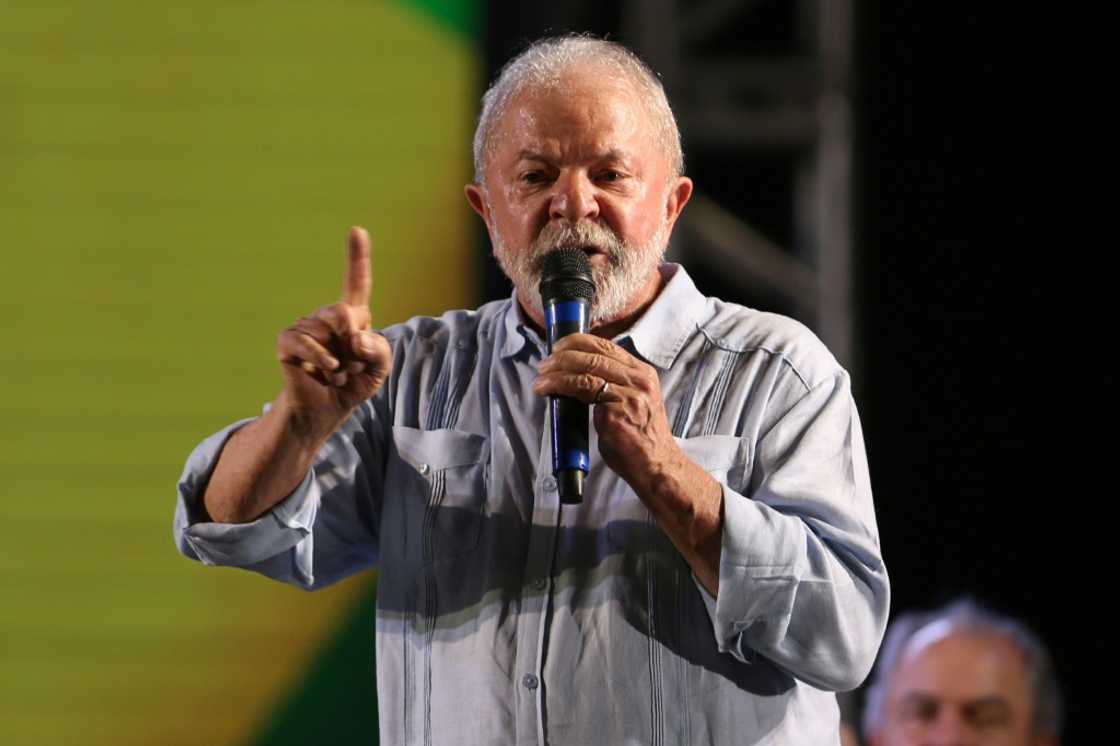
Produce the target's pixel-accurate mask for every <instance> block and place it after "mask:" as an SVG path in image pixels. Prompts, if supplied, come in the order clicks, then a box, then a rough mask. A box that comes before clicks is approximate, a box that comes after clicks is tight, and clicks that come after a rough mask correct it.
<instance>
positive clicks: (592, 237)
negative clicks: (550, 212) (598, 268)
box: [531, 223, 624, 273]
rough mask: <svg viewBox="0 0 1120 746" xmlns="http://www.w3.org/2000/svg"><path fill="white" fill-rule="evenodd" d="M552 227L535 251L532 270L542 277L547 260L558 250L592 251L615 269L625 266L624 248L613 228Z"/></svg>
mask: <svg viewBox="0 0 1120 746" xmlns="http://www.w3.org/2000/svg"><path fill="white" fill-rule="evenodd" d="M553 225H554V224H551V223H550V224H549V225H547V226H545V227H544V229H543V230H541V232H540V234H539V235H538V236H537V238H536V240H534V241H533V244H532V247H531V256H532V266H533V269H534V271H536V272H537V273H540V271H541V270H542V269H543V263H544V259H545V257H546V256H547V255H548V254H550V253H552V252H553V251H556V250H557V249H560V248H564V247H569V246H574V247H576V248H581V249H582V248H591V249H594V250H596V251H599V252H601V253H603V254H605V255H606V256H607V258H608V260H609V262H610V264H611V265H612V266H615V267H617V266H619V265H620V264H621V263H622V258H623V251H624V246H623V244H622V240H621V239H619V237H618V236H616V235H615V233H614V231H612V230H611V229H610V228H607V227H604V226H601V225H599V224H597V223H576V224H575V225H571V224H559V227H556V228H553V227H552V226H553Z"/></svg>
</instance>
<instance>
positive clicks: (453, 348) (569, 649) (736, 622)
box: [174, 265, 889, 746]
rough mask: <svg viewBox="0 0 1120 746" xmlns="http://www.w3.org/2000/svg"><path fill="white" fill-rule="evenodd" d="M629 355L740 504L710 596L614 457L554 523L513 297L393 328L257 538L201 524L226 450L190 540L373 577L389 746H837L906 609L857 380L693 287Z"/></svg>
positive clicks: (678, 432)
mask: <svg viewBox="0 0 1120 746" xmlns="http://www.w3.org/2000/svg"><path fill="white" fill-rule="evenodd" d="M668 269H669V271H671V272H673V276H672V279H671V280H670V281H669V282H668V283H667V285H666V286H665V287H664V289H663V290H662V292H661V294H660V296H659V297H658V298H657V299H656V301H655V302H654V303H653V305H652V306H651V307H650V308H649V310H648V311H647V312H646V313H645V315H644V316H643V317H642V318H641V319H640V320H639V321H638V322H637V323H636V324H635V325H634V326H633V327H632V328H631V329H630V330H629V332H627V333H626V334H623V335H622V336H620V337H619V338H618V339H616V342H618V343H619V344H620V345H622V346H623V347H624V348H626V349H628V350H629V351H630V352H631V353H632V354H636V355H637V356H639V357H640V358H642V359H643V360H645V361H646V362H648V363H649V364H651V365H653V366H655V367H656V368H657V371H658V373H659V376H660V381H661V388H662V394H663V396H664V399H665V404H666V409H667V411H668V414H669V420H670V424H671V426H672V428H673V433H674V435H675V436H676V437H677V438H678V441H679V443H680V445H681V447H682V448H683V450H684V452H685V453H686V454H687V455H688V456H689V457H690V458H691V459H692V460H694V461H695V462H697V463H698V464H700V465H701V466H702V467H703V468H704V469H706V470H707V471H709V472H710V473H711V474H712V475H713V476H714V477H715V478H716V479H717V480H718V481H719V482H720V483H721V484H722V485H723V521H724V523H723V536H722V548H721V557H720V568H719V574H720V585H719V593H718V597H716V598H713V597H712V596H711V595H710V594H709V593H708V592H707V591H705V590H704V589H703V588H702V587H701V586H700V585H699V584H698V582H697V581H696V580H695V578H694V576H693V575H692V573H691V571H690V569H689V567H688V565H687V564H686V563H685V561H684V560H683V559H682V558H681V556H680V554H679V553H678V552H677V551H676V549H675V548H674V547H673V545H672V544H671V543H670V541H669V539H668V538H667V537H666V536H665V535H664V533H663V532H662V531H661V530H660V529H659V528H658V526H657V525H656V524H655V523H654V522H653V521H652V519H651V517H650V514H649V512H648V511H647V510H646V508H645V507H644V506H643V504H642V503H641V502H640V501H639V500H638V498H637V497H636V496H635V495H634V493H633V491H632V490H631V489H630V488H629V486H628V485H627V484H626V483H625V482H624V481H623V480H622V479H620V478H619V477H618V476H617V475H616V474H614V473H613V472H612V471H611V470H610V469H608V468H607V467H606V466H605V465H604V464H602V462H601V461H599V460H598V458H597V456H596V454H597V453H598V450H597V443H596V438H595V431H594V428H592V429H591V454H592V465H591V472H590V475H589V477H588V483H587V487H586V492H585V497H584V501H583V503H582V504H580V505H575V506H571V505H565V506H563V507H561V505H560V503H559V500H558V497H557V493H556V482H555V480H554V479H553V477H552V475H551V474H550V470H551V468H552V467H551V456H550V453H551V452H550V448H551V445H550V443H549V436H548V428H547V427H546V422H547V420H546V407H545V399H543V398H541V397H539V396H536V395H535V394H533V393H532V390H531V386H532V382H533V380H534V379H535V377H536V371H537V365H538V363H539V362H540V360H541V358H542V355H543V354H544V351H545V348H544V345H543V343H542V341H541V339H540V338H539V337H538V335H537V334H536V333H535V332H534V330H533V329H532V327H530V326H528V325H527V324H525V323H524V321H523V317H522V314H521V312H520V310H519V309H518V307H517V305H516V302H515V301H514V300H512V299H509V300H504V301H497V302H493V303H489V304H487V305H485V306H483V307H481V308H480V309H478V310H477V311H452V312H448V313H446V314H444V315H443V316H442V317H440V318H438V319H435V318H415V319H412V320H410V321H408V322H406V323H404V324H400V325H397V326H393V327H390V328H388V329H385V330H384V334H385V336H386V337H387V338H388V340H389V342H390V344H391V346H392V348H393V355H394V358H393V372H392V375H391V377H390V379H389V381H388V383H387V384H386V385H385V386H384V387H382V389H381V390H380V391H379V392H378V393H377V394H376V395H375V396H374V397H373V398H371V399H370V400H369V401H367V402H366V403H365V404H363V405H362V406H360V407H359V408H358V409H357V410H356V411H355V412H354V414H353V415H352V416H351V417H350V418H349V419H348V420H347V421H346V422H345V423H344V424H343V426H342V427H341V428H340V429H339V430H338V431H337V432H336V433H335V434H334V435H333V436H332V437H331V439H330V440H329V442H328V443H327V444H326V445H325V446H324V447H323V449H322V451H321V452H320V453H319V457H318V460H317V462H316V464H315V465H314V467H313V468H312V470H311V471H310V472H309V473H308V475H307V476H306V478H305V479H304V481H303V483H302V484H300V486H299V487H298V488H297V489H296V490H295V491H294V492H293V493H292V494H291V495H290V496H288V497H287V498H286V499H285V500H284V501H282V502H281V503H279V504H278V505H277V506H275V507H274V508H273V509H272V510H271V511H270V512H269V513H267V514H265V515H264V516H262V517H260V518H259V519H257V520H256V521H253V522H252V523H247V524H218V523H206V522H198V521H197V519H196V518H195V516H196V515H197V505H198V501H199V499H200V496H201V494H202V492H203V491H204V488H205V485H206V481H207V479H208V478H209V475H210V473H211V471H212V470H213V467H214V464H215V463H216V461H217V458H218V455H219V453H220V452H221V449H222V446H223V444H224V443H225V441H226V439H227V438H228V437H229V435H230V434H231V433H232V432H233V431H234V430H235V429H236V428H237V427H239V426H241V425H243V424H245V423H244V422H240V423H235V424H234V425H231V426H230V427H227V428H226V429H224V430H222V431H220V432H218V433H216V434H215V435H213V436H211V437H210V438H208V439H206V440H205V441H203V442H202V443H201V444H200V445H199V446H198V447H197V448H196V449H195V451H194V452H193V453H192V454H191V456H190V458H189V460H188V461H187V465H186V468H185V470H184V472H183V476H182V479H181V481H180V483H179V501H178V506H177V510H176V514H175V523H174V531H175V541H176V544H177V545H178V547H179V550H180V551H181V552H182V553H183V554H185V555H186V556H188V557H190V558H192V559H197V560H201V561H202V562H204V563H206V564H213V565H231V566H237V567H244V568H247V569H250V570H254V571H256V572H260V573H263V574H265V575H267V576H269V577H272V578H275V579H277V580H282V581H284V582H287V583H292V584H295V585H298V586H301V587H303V588H318V587H321V586H324V585H327V584H328V583H331V582H334V581H336V580H338V579H340V578H342V577H345V576H347V575H349V574H351V573H354V572H357V571H359V570H362V569H364V568H368V567H370V566H372V565H375V564H377V565H378V566H379V567H380V572H379V580H378V598H377V620H376V633H377V684H378V686H377V689H378V705H379V720H380V728H381V743H385V744H409V745H411V744H420V745H425V746H426V745H427V744H480V745H482V744H484V745H485V746H496V745H503V744H538V745H543V744H555V745H560V744H572V745H573V746H586V745H587V744H611V745H612V746H613V745H615V744H659V745H660V744H682V745H692V744H732V743H734V744H807V745H811V746H820V745H821V744H836V743H839V736H838V710H837V705H836V698H835V695H834V694H832V693H831V690H838V689H848V688H852V687H855V686H857V685H858V684H859V683H860V682H861V681H862V680H863V678H864V677H865V676H866V674H867V672H868V670H869V669H870V667H871V664H872V662H873V660H874V658H875V654H876V651H877V649H878V645H879V642H880V639H881V637H882V633H883V628H884V626H885V624H886V619H887V608H888V596H889V586H888V582H887V573H886V569H885V568H884V566H883V561H882V557H881V554H880V550H879V539H878V531H877V528H876V524H875V514H874V508H873V506H872V500H871V487H870V482H869V479H868V472H867V462H866V457H865V453H864V445H863V437H862V434H861V431H860V424H859V418H858V416H857V414H856V408H855V405H854V403H853V401H852V397H851V392H850V388H849V380H848V375H847V373H846V372H845V371H844V370H843V369H842V368H841V367H840V366H839V365H838V364H837V363H836V361H835V360H834V359H833V357H832V355H830V354H829V352H828V351H827V350H826V349H825V347H824V346H823V345H822V344H821V343H820V341H819V340H817V338H816V337H815V336H813V334H812V333H811V332H809V331H808V330H807V329H805V328H804V327H803V326H801V325H800V324H798V323H797V322H795V321H792V320H790V319H788V318H785V317H781V316H777V315H774V314H768V313H762V312H759V311H754V310H751V309H748V308H744V307H742V306H738V305H734V304H730V303H724V302H722V301H719V300H716V299H713V298H706V297H704V296H703V295H701V294H700V293H699V292H698V291H697V290H696V287H695V286H694V285H693V283H692V281H691V279H690V278H689V277H688V274H687V273H686V272H685V271H684V269H683V268H681V267H678V266H672V265H670V267H669V268H668Z"/></svg>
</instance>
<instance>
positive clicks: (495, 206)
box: [467, 69, 692, 324]
mask: <svg viewBox="0 0 1120 746" xmlns="http://www.w3.org/2000/svg"><path fill="white" fill-rule="evenodd" d="M494 141H495V143H496V147H495V148H494V150H493V151H492V152H491V154H490V157H489V159H488V160H487V163H486V167H485V173H484V175H483V176H484V181H483V184H482V185H473V184H472V185H468V187H467V198H468V200H469V201H470V203H471V206H472V207H474V209H475V210H476V211H477V212H478V213H479V214H480V215H481V216H482V217H483V219H484V220H485V221H486V226H487V228H488V229H489V232H490V238H491V242H492V243H493V245H494V254H495V256H496V257H497V259H498V261H499V263H500V264H501V265H502V269H503V270H505V272H506V274H507V275H509V276H510V279H511V280H512V281H513V284H514V286H515V287H516V288H517V294H518V298H519V300H520V301H521V303H522V305H523V306H525V307H526V308H527V310H529V312H530V314H531V315H532V316H534V318H536V320H537V322H538V323H540V322H541V318H540V299H539V297H538V294H537V284H538V282H539V278H540V274H539V270H540V261H541V259H542V257H543V256H544V255H545V254H547V253H548V252H550V251H553V250H555V249H556V248H559V247H561V246H579V247H580V248H582V249H584V251H585V252H586V253H587V254H588V256H589V258H590V261H591V267H592V272H593V274H594V275H595V280H596V287H597V299H596V305H595V308H593V310H592V323H596V324H597V323H603V322H609V321H613V320H616V319H619V318H624V317H626V316H627V315H628V314H630V313H632V312H633V311H634V310H636V309H637V308H639V307H641V306H642V305H643V304H644V303H646V302H648V301H649V300H651V299H652V298H653V297H654V296H655V295H656V293H657V290H658V288H659V274H658V272H657V267H658V265H659V264H660V261H661V256H662V254H663V253H664V249H665V246H666V244H667V242H668V239H669V233H670V231H671V229H672V226H673V223H674V222H675V221H676V218H677V216H678V215H679V214H680V210H681V208H683V207H684V203H685V202H687V200H688V197H689V195H690V194H691V191H692V184H691V182H690V181H689V180H688V179H684V178H677V177H675V176H673V175H672V174H671V173H670V163H669V161H668V158H667V157H666V154H665V152H664V150H663V147H662V146H661V145H660V144H659V143H658V142H657V141H656V139H655V129H654V126H653V123H652V122H651V121H650V117H649V114H648V113H647V110H646V108H645V107H644V106H643V105H642V102H641V101H640V99H639V98H638V94H637V93H636V92H635V91H634V90H633V88H632V87H630V86H628V85H627V84H626V83H625V82H624V81H620V80H618V79H612V78H609V77H607V76H605V75H604V74H603V73H602V72H601V71H597V70H593V69H577V70H573V71H569V72H568V73H566V75H565V76H564V77H563V78H562V79H561V80H560V81H559V82H558V84H557V85H553V86H550V87H548V88H544V89H539V88H538V89H525V90H521V91H520V92H518V93H517V94H515V96H514V98H513V99H512V100H511V102H510V104H509V106H508V107H507V109H506V111H505V112H504V114H503V116H502V117H501V119H500V120H499V121H498V122H497V124H496V127H495V132H494Z"/></svg>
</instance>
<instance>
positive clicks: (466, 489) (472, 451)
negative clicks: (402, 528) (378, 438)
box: [393, 425, 490, 562]
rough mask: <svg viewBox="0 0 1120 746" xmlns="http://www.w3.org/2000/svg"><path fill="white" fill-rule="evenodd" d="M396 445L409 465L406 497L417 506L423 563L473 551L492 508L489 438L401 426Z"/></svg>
mask: <svg viewBox="0 0 1120 746" xmlns="http://www.w3.org/2000/svg"><path fill="white" fill-rule="evenodd" d="M393 444H394V445H395V446H396V451H397V454H398V455H399V456H400V459H401V461H402V462H404V465H405V468H404V469H403V471H404V477H405V480H406V482H407V483H408V486H409V488H407V489H406V490H405V493H406V494H405V495H404V496H403V497H404V498H405V499H408V500H410V501H411V504H410V505H409V506H408V511H407V512H408V513H409V514H410V516H411V520H410V521H409V523H410V524H411V525H410V527H415V529H416V530H415V532H414V535H418V536H419V539H420V549H421V552H422V556H423V560H424V561H425V562H435V561H439V560H444V559H451V558H454V557H459V556H462V555H463V554H465V553H467V552H470V551H471V550H473V549H474V548H475V547H476V546H477V545H478V537H479V531H480V527H481V523H482V518H483V513H484V512H485V509H486V497H487V487H488V484H487V483H488V479H487V476H488V468H489V463H490V445H489V442H488V441H487V439H486V437H485V436H482V435H478V434H475V433H468V432H465V431H462V430H450V429H443V430H419V429H417V428H413V427H404V426H400V425H396V426H394V427H393ZM417 498H418V499H417ZM410 533H413V532H410Z"/></svg>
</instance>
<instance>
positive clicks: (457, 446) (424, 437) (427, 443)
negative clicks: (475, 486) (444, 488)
mask: <svg viewBox="0 0 1120 746" xmlns="http://www.w3.org/2000/svg"><path fill="white" fill-rule="evenodd" d="M393 443H394V445H396V447H397V453H399V454H400V456H401V459H403V460H404V461H405V462H407V463H408V464H409V465H411V466H412V467H413V468H414V469H416V470H417V471H419V472H421V473H424V472H427V471H428V470H429V469H430V470H432V471H440V470H441V469H451V468H453V467H456V466H469V465H471V464H478V463H482V462H485V461H486V460H487V456H488V453H487V451H488V447H487V446H488V443H487V440H486V437H485V436H483V435H478V434H476V433H468V432H466V431H464V430H450V429H443V430H420V429H419V428H415V427H404V426H403V425H394V426H393Z"/></svg>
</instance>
